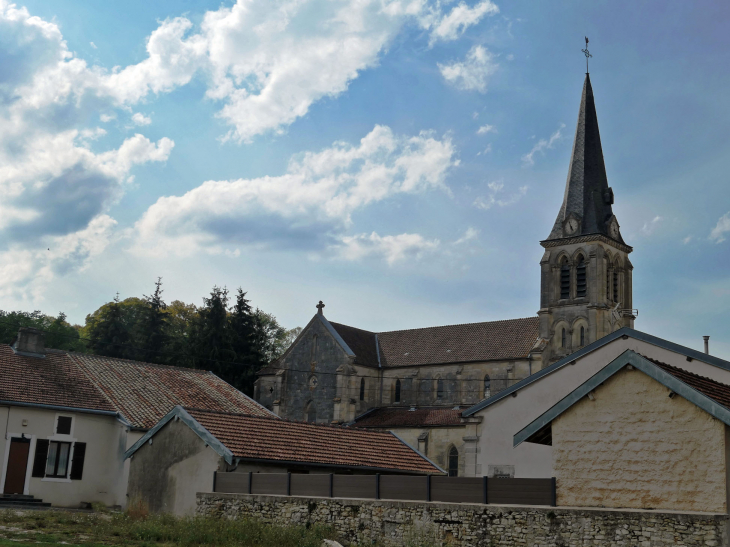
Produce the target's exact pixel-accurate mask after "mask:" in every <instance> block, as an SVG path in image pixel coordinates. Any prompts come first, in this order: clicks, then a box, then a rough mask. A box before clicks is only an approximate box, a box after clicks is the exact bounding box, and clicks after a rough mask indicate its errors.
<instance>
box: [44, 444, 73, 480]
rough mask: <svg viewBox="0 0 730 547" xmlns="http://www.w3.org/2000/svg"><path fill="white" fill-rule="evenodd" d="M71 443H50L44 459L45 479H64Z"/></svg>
mask: <svg viewBox="0 0 730 547" xmlns="http://www.w3.org/2000/svg"><path fill="white" fill-rule="evenodd" d="M70 452H71V443H59V442H55V441H53V442H51V443H49V445H48V456H47V457H46V477H59V478H64V479H65V478H66V473H67V471H68V457H69V454H70Z"/></svg>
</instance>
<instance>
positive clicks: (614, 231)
mask: <svg viewBox="0 0 730 547" xmlns="http://www.w3.org/2000/svg"><path fill="white" fill-rule="evenodd" d="M608 233H609V234H610V235H611V237H612V238H613V239H618V235H619V231H618V222H616V221H615V220H614V221H613V222H612V223H611V225H610V226H609V227H608Z"/></svg>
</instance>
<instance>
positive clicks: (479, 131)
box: [477, 124, 497, 135]
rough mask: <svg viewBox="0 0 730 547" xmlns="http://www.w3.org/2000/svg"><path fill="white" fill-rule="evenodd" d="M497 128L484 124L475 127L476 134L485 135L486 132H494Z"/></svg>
mask: <svg viewBox="0 0 730 547" xmlns="http://www.w3.org/2000/svg"><path fill="white" fill-rule="evenodd" d="M496 132H497V128H496V127H494V126H493V125H489V124H485V125H483V126H481V127H480V128H479V129H477V135H486V134H487V133H496Z"/></svg>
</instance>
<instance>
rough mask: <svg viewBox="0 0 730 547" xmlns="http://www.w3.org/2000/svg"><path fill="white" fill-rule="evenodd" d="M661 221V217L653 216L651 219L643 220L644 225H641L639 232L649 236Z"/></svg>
mask: <svg viewBox="0 0 730 547" xmlns="http://www.w3.org/2000/svg"><path fill="white" fill-rule="evenodd" d="M661 221H662V217H660V216H655V217H654V218H652V219H651V220H647V221H646V222H644V225H643V226H642V227H641V232H642V233H643V234H644V235H645V236H650V235H651V234H652V233H654V230H656V227H657V226H658V225H659V223H660V222H661Z"/></svg>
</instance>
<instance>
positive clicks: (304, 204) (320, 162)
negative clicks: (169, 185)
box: [136, 126, 458, 254]
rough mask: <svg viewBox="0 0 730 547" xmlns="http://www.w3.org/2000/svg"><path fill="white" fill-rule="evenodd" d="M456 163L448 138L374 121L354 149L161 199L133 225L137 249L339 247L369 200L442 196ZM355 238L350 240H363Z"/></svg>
mask: <svg viewBox="0 0 730 547" xmlns="http://www.w3.org/2000/svg"><path fill="white" fill-rule="evenodd" d="M456 165H458V160H457V159H456V158H455V150H454V147H453V145H452V143H451V140H450V139H449V138H448V137H444V138H442V139H440V140H439V139H437V138H435V137H434V136H433V135H432V134H431V133H428V132H422V133H420V134H419V135H416V136H413V137H401V136H396V135H394V134H393V132H392V131H391V130H390V129H389V128H388V127H383V126H375V128H374V129H373V130H372V131H371V132H370V133H369V134H368V135H366V136H365V137H364V138H363V139H362V140H361V141H360V142H359V144H358V145H356V146H353V145H350V144H347V143H343V142H336V143H334V144H333V146H332V147H330V148H327V149H325V150H322V151H320V152H316V153H315V152H308V153H306V154H303V155H301V156H298V157H295V158H293V159H292V160H291V161H290V163H289V167H288V169H287V171H286V173H285V174H283V175H281V176H278V177H261V178H257V179H239V180H232V181H208V182H205V183H203V184H202V185H201V186H199V187H198V188H195V189H193V190H191V191H189V192H188V193H186V194H184V195H182V196H171V197H162V198H160V199H159V200H158V201H157V203H155V204H154V205H152V206H151V207H150V208H149V209H148V210H147V211H146V212H145V214H144V215H143V216H142V218H141V219H140V220H139V221H138V222H137V224H136V229H137V233H138V247H137V248H138V249H139V250H140V251H145V250H152V252H160V251H165V250H169V251H172V252H176V253H178V254H190V253H194V252H197V251H198V250H200V249H207V250H211V251H214V252H220V250H221V249H222V248H227V247H230V246H236V245H253V246H257V247H266V248H271V247H279V248H281V247H288V248H298V249H302V248H304V247H306V246H309V247H310V248H317V249H322V248H325V247H328V246H331V245H332V244H340V243H341V241H342V237H343V236H344V231H345V230H346V229H347V228H349V227H350V226H351V225H352V217H351V216H352V214H353V213H354V212H355V211H357V210H360V209H362V208H364V207H366V206H368V205H370V204H373V203H376V202H379V201H382V200H385V199H387V198H390V197H393V196H395V195H398V194H417V193H423V192H427V191H432V190H441V191H444V192H447V193H448V192H449V189H448V187H447V186H446V184H445V179H446V176H447V174H448V172H449V170H450V169H451V168H452V167H454V166H456ZM355 237H356V239H354V240H352V241H353V243H352V244H353V245H355V243H356V242H357V241H359V242H360V245H361V246H364V245H365V243H363V242H362V241H360V239H362V238H361V237H360V236H355ZM358 237H360V239H357V238H358ZM384 237H387V236H384ZM386 241H390V240H386ZM370 244H371V245H374V244H375V243H374V240H372V241H370ZM382 245H385V243H382ZM393 245H395V243H393Z"/></svg>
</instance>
